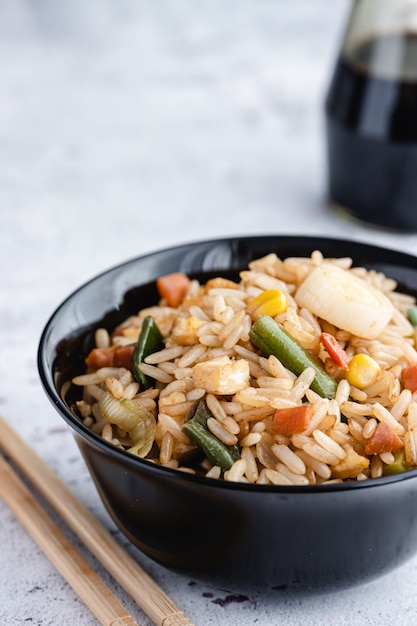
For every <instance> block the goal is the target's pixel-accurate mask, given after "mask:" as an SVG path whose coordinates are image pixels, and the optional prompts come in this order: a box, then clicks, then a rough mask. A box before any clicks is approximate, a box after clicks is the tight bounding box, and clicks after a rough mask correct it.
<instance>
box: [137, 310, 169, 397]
mask: <svg viewBox="0 0 417 626" xmlns="http://www.w3.org/2000/svg"><path fill="white" fill-rule="evenodd" d="M163 347H164V339H163V336H162V333H161V331H160V330H159V328H158V325H157V324H156V322H155V320H154V319H153V317H151V316H150V315H148V316H147V317H145V319H144V320H143V323H142V328H141V331H140V333H139V337H138V340H137V342H136V346H135V351H134V353H133V376H134V377H135V380H136V381H137V382H138V383H139V384H140V385H141V387H142V388H143V389H149V387H152V385H153V383H154V381H153V380H152V378H150V376H146V375H145V374H143V373H142V372H141V371H140V369H139V365H140V364H141V363H143V362H144V360H145V359H146V357H147V356H149V355H150V354H153V353H154V352H158V351H159V350H162V348H163Z"/></svg>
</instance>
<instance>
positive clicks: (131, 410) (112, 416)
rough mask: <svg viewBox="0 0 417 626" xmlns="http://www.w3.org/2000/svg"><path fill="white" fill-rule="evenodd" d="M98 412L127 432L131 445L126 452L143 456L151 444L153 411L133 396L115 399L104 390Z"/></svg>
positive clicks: (152, 439)
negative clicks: (129, 398)
mask: <svg viewBox="0 0 417 626" xmlns="http://www.w3.org/2000/svg"><path fill="white" fill-rule="evenodd" d="M98 409H99V411H100V413H101V414H102V415H103V417H105V418H106V419H108V421H109V422H110V423H111V424H115V425H116V426H119V427H120V428H122V429H123V430H125V431H126V432H128V433H129V437H130V440H131V445H130V447H129V448H128V450H127V451H128V452H131V453H132V454H136V455H137V456H140V457H142V458H143V457H145V456H146V455H147V454H148V452H149V451H150V450H151V448H152V446H153V442H154V439H155V430H156V420H155V416H154V415H153V413H151V412H150V411H148V410H147V409H145V408H144V407H143V406H141V405H140V404H139V403H138V402H137V401H136V400H135V399H134V398H132V399H131V400H128V399H126V398H121V399H120V400H119V399H116V398H115V397H114V396H113V395H112V394H111V393H110V392H109V391H105V392H104V393H103V395H102V396H101V398H100V400H99V402H98Z"/></svg>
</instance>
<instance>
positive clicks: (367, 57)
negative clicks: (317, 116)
mask: <svg viewBox="0 0 417 626" xmlns="http://www.w3.org/2000/svg"><path fill="white" fill-rule="evenodd" d="M413 25H415V29H414V28H413ZM325 109H326V135H327V162H328V184H329V190H328V191H329V199H330V202H331V203H332V204H333V205H334V206H336V207H338V208H339V209H342V210H343V211H345V212H347V213H348V214H350V215H352V216H354V217H356V218H358V219H360V220H363V221H365V222H369V223H372V224H378V225H380V226H384V227H388V228H392V229H396V230H403V231H404V230H405V231H406V230H410V231H417V2H416V1H411V0H408V1H402V0H387V1H384V0H378V1H376V0H357V1H356V2H354V4H353V7H352V12H351V16H350V20H349V23H348V26H347V30H346V33H345V36H344V41H343V45H342V49H341V52H340V55H339V58H338V59H337V62H336V67H335V70H334V74H333V77H332V80H331V83H330V87H329V91H328V94H327V99H326V105H325Z"/></svg>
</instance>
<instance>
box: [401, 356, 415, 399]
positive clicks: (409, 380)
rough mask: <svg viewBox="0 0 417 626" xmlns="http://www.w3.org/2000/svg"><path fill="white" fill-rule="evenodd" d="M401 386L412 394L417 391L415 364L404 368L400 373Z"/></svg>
mask: <svg viewBox="0 0 417 626" xmlns="http://www.w3.org/2000/svg"><path fill="white" fill-rule="evenodd" d="M402 379H403V384H404V387H405V388H406V389H408V390H409V391H411V393H414V392H415V391H417V363H412V364H411V365H408V366H407V367H404V369H403V371H402Z"/></svg>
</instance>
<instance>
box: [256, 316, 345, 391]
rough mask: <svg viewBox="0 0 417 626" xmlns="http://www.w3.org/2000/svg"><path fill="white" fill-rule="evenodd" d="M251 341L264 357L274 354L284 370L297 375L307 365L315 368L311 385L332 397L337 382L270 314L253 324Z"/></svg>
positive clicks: (313, 388) (314, 389) (315, 389)
mask: <svg viewBox="0 0 417 626" xmlns="http://www.w3.org/2000/svg"><path fill="white" fill-rule="evenodd" d="M249 337H250V340H251V341H252V343H253V345H254V346H256V347H257V348H258V349H259V350H260V351H261V352H262V353H263V354H264V355H265V356H270V355H271V354H273V355H274V356H276V357H277V359H279V360H280V361H281V363H282V364H283V365H284V367H286V368H287V369H289V370H291V372H293V373H294V374H296V375H297V376H299V375H300V374H301V373H302V372H303V371H304V370H305V369H307V367H313V368H314V369H315V371H316V375H315V377H314V380H313V382H312V383H311V385H310V387H311V389H312V390H313V391H315V392H316V393H318V394H319V395H320V396H322V397H323V398H329V399H331V398H334V397H335V395H336V390H337V382H336V381H335V379H334V378H332V376H330V374H328V373H327V372H326V370H325V369H324V367H323V366H322V364H321V363H320V362H319V361H318V360H317V359H315V358H314V357H313V355H311V354H310V353H309V352H307V351H306V350H304V348H303V347H302V346H301V345H300V344H299V343H298V342H297V341H296V340H295V339H294V338H293V337H291V335H290V334H289V333H287V331H286V330H285V329H284V328H283V327H282V326H281V324H278V322H276V321H275V320H274V319H272V317H269V316H268V315H264V316H262V317H260V318H259V319H258V320H257V321H256V322H255V323H254V324H253V326H252V329H251V330H250V332H249Z"/></svg>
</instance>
